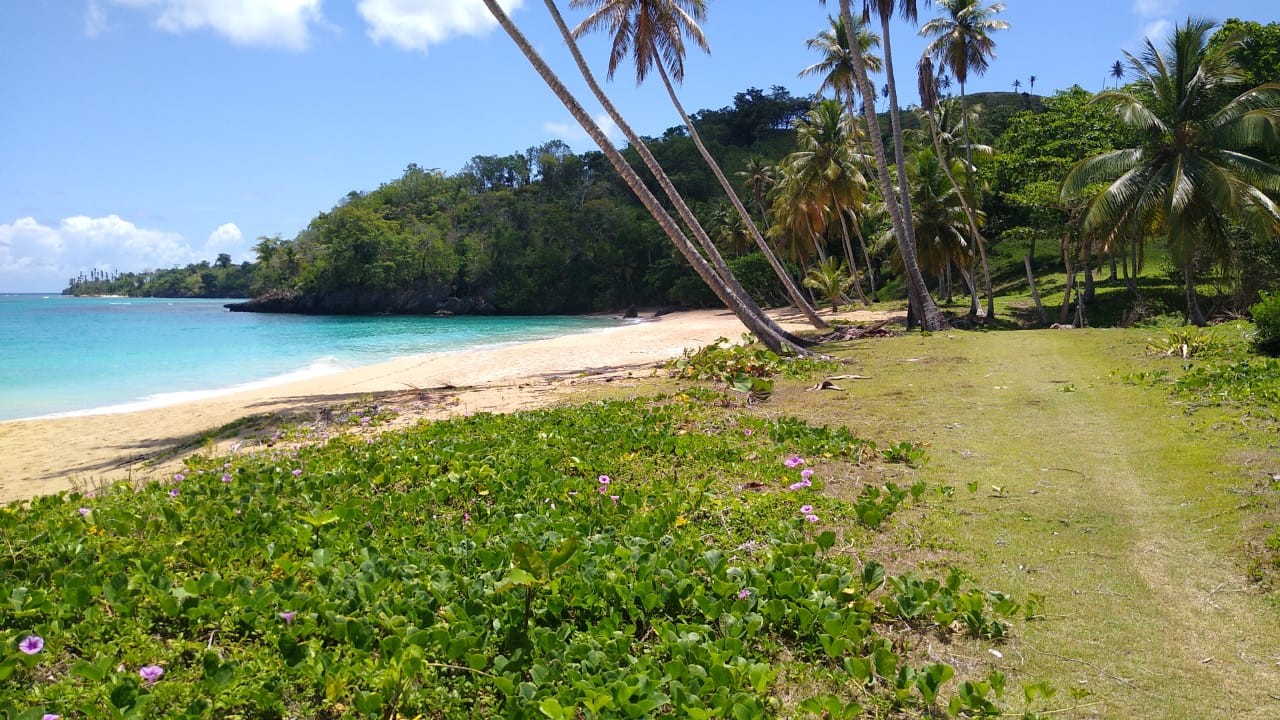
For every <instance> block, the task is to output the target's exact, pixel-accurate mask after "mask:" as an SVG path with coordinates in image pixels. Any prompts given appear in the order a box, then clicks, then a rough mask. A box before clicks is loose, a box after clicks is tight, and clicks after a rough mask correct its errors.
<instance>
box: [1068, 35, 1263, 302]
mask: <svg viewBox="0 0 1280 720" xmlns="http://www.w3.org/2000/svg"><path fill="white" fill-rule="evenodd" d="M1213 27H1214V23H1213V22H1212V21H1209V20H1204V19H1193V18H1188V19H1187V22H1186V24H1185V25H1182V26H1179V27H1176V28H1175V29H1174V32H1173V35H1172V37H1170V38H1169V42H1168V45H1167V46H1166V47H1165V48H1164V50H1163V51H1161V50H1159V49H1157V48H1156V46H1155V45H1154V44H1153V43H1152V41H1151V40H1150V39H1148V40H1147V41H1146V46H1145V48H1144V49H1143V51H1142V54H1141V55H1140V56H1137V57H1135V56H1133V55H1130V54H1128V53H1126V54H1125V55H1126V57H1127V58H1128V61H1129V69H1130V70H1131V71H1132V72H1133V74H1134V76H1135V77H1137V78H1139V79H1140V80H1139V83H1138V84H1139V85H1140V86H1141V92H1140V94H1139V93H1128V92H1121V91H1118V90H1117V91H1112V92H1106V93H1102V94H1100V95H1099V96H1098V97H1097V98H1096V99H1095V100H1094V102H1098V103H1102V104H1105V105H1109V106H1110V107H1112V108H1113V109H1114V110H1115V111H1116V113H1117V115H1118V116H1119V118H1120V121H1121V122H1122V123H1123V124H1124V125H1126V126H1127V127H1128V128H1129V129H1130V130H1132V131H1133V132H1134V134H1135V135H1136V137H1137V138H1138V145H1137V146H1136V147H1133V148H1126V149H1122V150H1115V151H1112V152H1108V153H1103V154H1101V155H1098V156H1096V157H1092V158H1088V159H1086V160H1082V161H1081V162H1079V163H1077V164H1076V166H1075V167H1074V168H1072V169H1071V172H1070V174H1068V175H1067V178H1066V180H1065V181H1063V186H1062V198H1063V200H1064V201H1066V200H1069V199H1072V198H1074V197H1076V196H1078V195H1080V194H1082V191H1083V190H1084V189H1085V188H1086V187H1087V186H1088V185H1089V184H1090V183H1093V182H1098V181H1109V182H1110V184H1109V185H1108V186H1107V187H1106V189H1105V190H1103V191H1101V192H1099V193H1097V194H1096V195H1094V196H1093V197H1091V198H1090V199H1089V200H1088V202H1087V203H1086V204H1085V206H1084V210H1083V218H1082V220H1081V225H1082V227H1081V234H1082V235H1085V236H1107V235H1109V234H1111V233H1114V232H1115V231H1117V230H1119V231H1121V234H1131V235H1132V236H1133V237H1134V238H1135V239H1136V240H1139V241H1141V240H1144V239H1146V238H1150V237H1155V236H1164V237H1166V238H1168V242H1169V248H1170V250H1171V252H1172V254H1173V256H1174V259H1175V260H1176V261H1178V262H1179V263H1180V264H1181V266H1182V273H1183V280H1184V282H1185V289H1186V294H1187V321H1188V322H1191V323H1195V324H1196V325H1203V324H1204V322H1205V318H1204V314H1203V313H1202V312H1201V311H1200V306H1199V304H1198V302H1197V301H1196V291H1195V272H1196V258H1197V256H1199V255H1201V254H1210V255H1213V256H1215V257H1217V258H1218V259H1225V258H1226V256H1227V253H1228V251H1229V245H1228V243H1227V234H1228V228H1229V224H1230V223H1231V222H1235V223H1239V224H1240V225H1242V226H1243V227H1244V228H1246V229H1247V230H1249V231H1251V232H1253V233H1255V234H1257V235H1258V236H1259V237H1267V236H1270V237H1276V236H1280V205H1277V203H1276V201H1275V200H1274V199H1273V198H1275V197H1277V195H1278V194H1280V167H1277V166H1276V165H1275V164H1274V163H1273V162H1271V161H1270V160H1269V158H1268V155H1269V153H1272V152H1275V151H1276V150H1277V149H1278V146H1280V142H1277V139H1276V138H1277V136H1278V134H1280V83H1277V82H1270V83H1266V84H1263V85H1259V86H1258V87H1255V88H1252V89H1248V90H1245V91H1244V92H1243V93H1241V94H1239V95H1236V96H1235V97H1234V98H1232V95H1233V94H1234V93H1235V92H1236V91H1237V90H1239V89H1240V87H1241V86H1242V83H1243V82H1244V81H1245V77H1246V76H1245V75H1244V72H1243V70H1242V68H1241V66H1240V64H1239V62H1238V61H1237V60H1236V59H1235V52H1236V50H1237V49H1238V48H1239V47H1240V46H1241V45H1242V43H1243V40H1242V39H1241V38H1239V37H1235V38H1231V39H1229V40H1228V41H1227V42H1224V43H1222V44H1221V45H1218V46H1216V47H1211V46H1209V44H1208V40H1209V36H1210V33H1211V31H1212V30H1213ZM1271 157H1274V156H1271Z"/></svg>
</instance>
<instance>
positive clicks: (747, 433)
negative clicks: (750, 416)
mask: <svg viewBox="0 0 1280 720" xmlns="http://www.w3.org/2000/svg"><path fill="white" fill-rule="evenodd" d="M742 434H743V435H745V436H747V437H751V428H743V429H742Z"/></svg>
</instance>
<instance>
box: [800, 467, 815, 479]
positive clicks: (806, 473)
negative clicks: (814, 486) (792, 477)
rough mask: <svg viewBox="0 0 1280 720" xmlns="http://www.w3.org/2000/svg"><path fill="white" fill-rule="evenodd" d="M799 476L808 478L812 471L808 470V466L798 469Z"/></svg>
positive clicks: (811, 475)
mask: <svg viewBox="0 0 1280 720" xmlns="http://www.w3.org/2000/svg"><path fill="white" fill-rule="evenodd" d="M800 477H801V478H803V479H805V480H808V479H809V478H811V477H813V471H812V470H810V469H809V468H805V469H803V470H801V471H800Z"/></svg>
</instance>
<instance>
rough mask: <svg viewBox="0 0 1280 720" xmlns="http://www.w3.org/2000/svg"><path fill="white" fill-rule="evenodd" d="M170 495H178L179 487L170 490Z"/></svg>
mask: <svg viewBox="0 0 1280 720" xmlns="http://www.w3.org/2000/svg"><path fill="white" fill-rule="evenodd" d="M169 497H178V488H174V489H172V490H170V491H169Z"/></svg>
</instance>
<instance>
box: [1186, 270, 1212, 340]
mask: <svg viewBox="0 0 1280 720" xmlns="http://www.w3.org/2000/svg"><path fill="white" fill-rule="evenodd" d="M1187 254H1188V255H1192V253H1191V252H1190V251H1188V253H1187ZM1195 265H1196V261H1195V257H1194V256H1192V257H1189V258H1187V261H1186V262H1184V263H1182V278H1183V280H1185V281H1186V285H1187V322H1189V323H1191V324H1192V325H1195V326H1197V327H1204V326H1205V325H1208V324H1209V323H1208V322H1206V321H1205V319H1204V313H1202V312H1200V303H1199V302H1198V301H1197V300H1196V281H1195V274H1196V268H1195Z"/></svg>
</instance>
